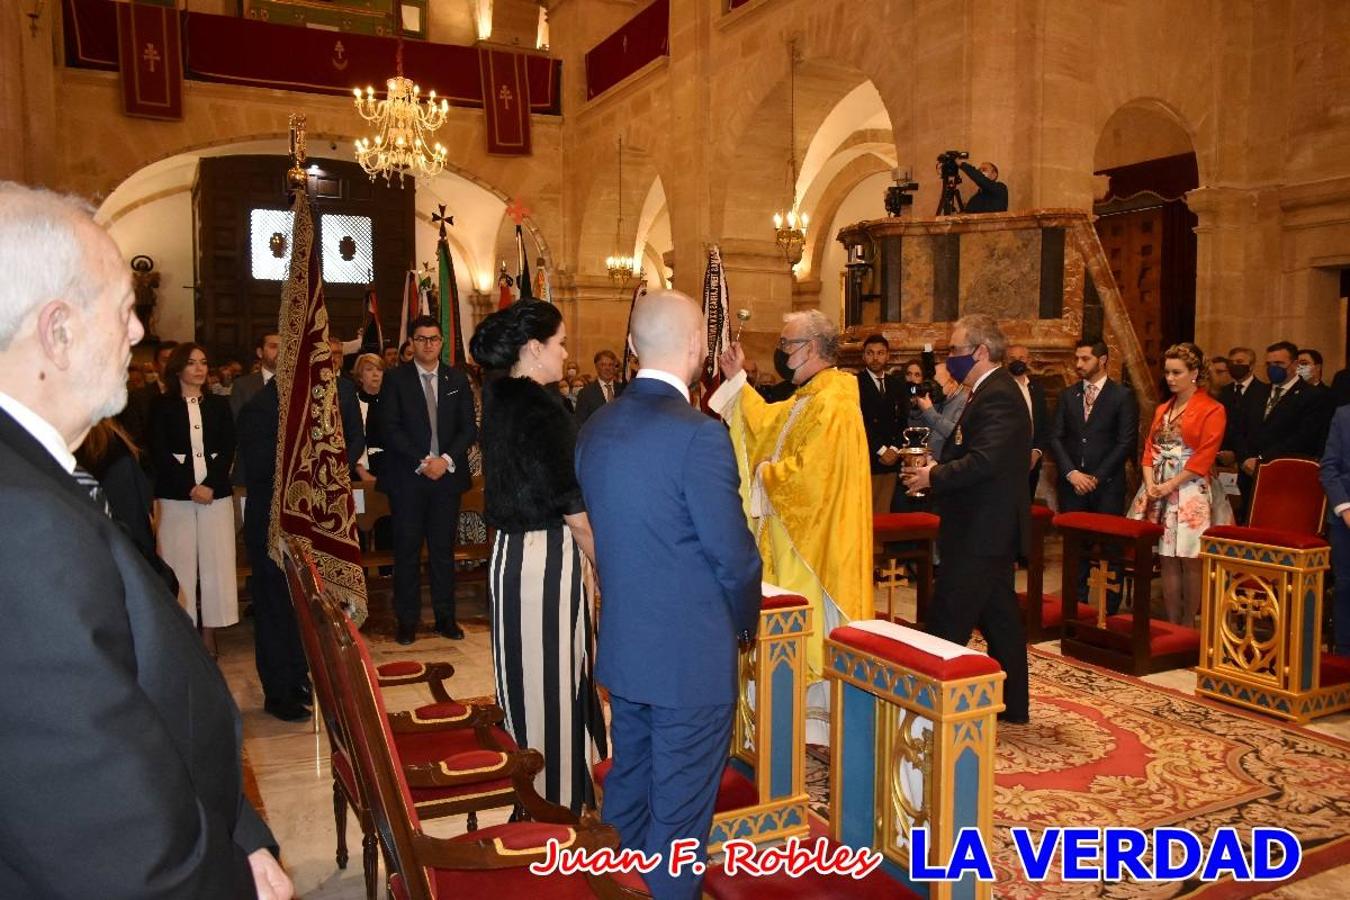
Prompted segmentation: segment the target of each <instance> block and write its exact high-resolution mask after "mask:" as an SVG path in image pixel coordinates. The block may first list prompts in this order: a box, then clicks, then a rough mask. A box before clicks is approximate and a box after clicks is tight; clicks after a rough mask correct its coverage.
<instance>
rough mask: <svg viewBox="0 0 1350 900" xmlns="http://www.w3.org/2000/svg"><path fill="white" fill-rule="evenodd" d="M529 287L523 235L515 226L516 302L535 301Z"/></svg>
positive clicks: (517, 226)
mask: <svg viewBox="0 0 1350 900" xmlns="http://www.w3.org/2000/svg"><path fill="white" fill-rule="evenodd" d="M535 299H538V298H536V297H535V296H534V289H533V288H532V287H531V286H530V261H529V260H528V259H526V257H525V233H524V232H523V231H521V229H520V225H519V224H517V225H516V302H517V303H519V302H520V301H521V300H535Z"/></svg>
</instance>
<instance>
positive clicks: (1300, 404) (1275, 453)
mask: <svg viewBox="0 0 1350 900" xmlns="http://www.w3.org/2000/svg"><path fill="white" fill-rule="evenodd" d="M1297 356H1298V347H1297V346H1295V345H1294V344H1292V343H1290V342H1289V341H1278V342H1276V343H1274V344H1271V345H1270V346H1269V347H1267V348H1266V377H1267V378H1269V379H1270V388H1269V390H1268V391H1267V392H1266V402H1265V403H1264V404H1261V405H1258V404H1256V403H1250V402H1249V403H1247V404H1245V405H1244V406H1243V408H1242V415H1243V416H1245V419H1244V421H1243V428H1242V441H1241V443H1240V444H1238V445H1237V446H1236V447H1235V448H1234V449H1235V450H1236V452H1237V459H1238V487H1239V489H1241V491H1242V501H1243V503H1242V505H1243V508H1244V509H1246V510H1247V513H1248V514H1250V513H1251V496H1252V488H1253V487H1255V485H1256V471H1257V469H1258V468H1260V466H1261V464H1262V463H1265V462H1269V461H1270V460H1272V459H1279V458H1280V457H1282V456H1308V457H1320V456H1321V455H1322V449H1323V448H1322V447H1321V446H1319V441H1322V440H1323V439H1324V438H1323V435H1324V434H1325V428H1326V426H1325V424H1324V423H1325V418H1324V416H1323V410H1324V408H1325V404H1324V403H1323V402H1322V400H1321V398H1320V397H1319V396H1318V395H1317V393H1316V392H1315V391H1313V389H1312V388H1311V387H1310V386H1309V385H1308V383H1307V382H1305V381H1304V380H1303V379H1301V378H1299V377H1298V371H1297V370H1296V369H1295V368H1294V365H1295V363H1294V360H1295V357H1297Z"/></svg>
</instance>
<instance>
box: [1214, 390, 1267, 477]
mask: <svg viewBox="0 0 1350 900" xmlns="http://www.w3.org/2000/svg"><path fill="white" fill-rule="evenodd" d="M1269 397H1270V385H1269V384H1267V383H1266V382H1264V381H1261V380H1260V379H1257V378H1253V379H1252V383H1251V384H1249V385H1248V386H1247V390H1246V391H1245V392H1243V393H1242V394H1240V395H1239V394H1238V392H1237V382H1234V383H1232V384H1229V385H1226V386H1225V387H1224V389H1223V390H1221V391H1219V402H1220V403H1222V404H1223V411H1224V412H1225V413H1227V415H1228V427H1227V428H1226V429H1225V430H1224V434H1223V446H1222V449H1224V450H1228V451H1230V452H1232V453H1233V454H1234V455H1236V456H1237V457H1238V460H1237V461H1238V463H1239V464H1240V463H1241V462H1242V460H1243V459H1246V457H1245V456H1243V455H1242V454H1243V453H1244V452H1245V450H1246V447H1247V427H1248V425H1249V423H1251V422H1254V421H1256V420H1258V419H1260V418H1261V416H1263V415H1264V414H1265V409H1266V400H1267V399H1268V398H1269ZM1253 410H1255V412H1253Z"/></svg>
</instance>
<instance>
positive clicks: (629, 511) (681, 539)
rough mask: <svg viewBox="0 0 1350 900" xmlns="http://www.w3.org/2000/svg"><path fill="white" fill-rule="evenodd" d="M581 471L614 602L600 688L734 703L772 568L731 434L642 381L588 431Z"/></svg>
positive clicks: (580, 450) (604, 586) (645, 697)
mask: <svg viewBox="0 0 1350 900" xmlns="http://www.w3.org/2000/svg"><path fill="white" fill-rule="evenodd" d="M576 469H577V479H578V481H580V483H581V491H582V495H583V498H584V500H585V503H586V509H587V510H588V511H589V513H590V519H591V527H592V528H593V529H594V530H595V553H596V563H597V566H596V568H597V570H598V571H599V573H600V587H601V590H602V591H603V592H604V597H605V601H604V603H603V604H601V606H600V627H599V635H600V638H599V650H598V659H597V661H596V669H595V677H596V679H597V680H598V681H599V682H600V683H602V684H604V685H605V686H606V687H607V688H609V689H610V690H611V691H613V692H614V693H615V694H617V695H619V696H620V697H623V698H624V699H626V700H630V701H632V702H634V703H649V704H653V705H656V706H669V707H681V706H710V705H713V704H723V703H733V702H734V701H735V699H736V695H737V686H736V663H737V646H736V636H737V634H738V633H740V632H742V631H749V632H750V633H751V634H754V633H755V631H756V629H757V628H758V626H759V607H760V600H761V590H760V578H761V566H760V560H759V550H758V549H756V547H755V542H754V539H753V538H752V537H751V535H750V529H749V528H748V527H747V526H746V523H745V512H744V510H743V509H742V506H741V495H740V476H739V474H738V473H737V470H736V459H735V457H734V456H733V455H732V450H731V439H730V438H729V437H728V436H727V430H726V426H724V425H723V424H722V423H721V422H719V421H717V420H716V419H712V418H709V417H708V416H705V415H704V414H703V413H701V412H700V411H699V410H697V409H695V408H694V407H692V406H690V405H689V404H688V403H687V402H686V401H685V399H684V397H682V396H681V395H680V393H679V391H677V390H676V389H675V388H674V387H672V386H670V385H668V384H665V383H664V382H661V381H657V380H655V379H651V378H639V379H637V380H636V381H634V382H633V383H632V384H631V385H630V386H629V389H628V390H627V391H625V392H624V394H623V396H622V397H620V398H618V399H617V400H615V401H614V402H613V403H611V404H607V405H606V407H605V408H604V409H602V410H600V411H599V412H598V413H596V414H595V416H594V418H593V419H592V420H591V422H590V424H588V425H587V426H586V427H585V428H584V429H582V431H581V436H580V437H579V438H578V441H577V452H576Z"/></svg>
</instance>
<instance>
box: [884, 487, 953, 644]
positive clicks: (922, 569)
mask: <svg viewBox="0 0 1350 900" xmlns="http://www.w3.org/2000/svg"><path fill="white" fill-rule="evenodd" d="M941 521H942V520H941V519H939V518H938V517H937V516H935V515H933V514H932V513H926V512H912V513H878V514H876V515H874V516H872V546H873V557H874V559H875V560H876V561H877V573H878V575H879V576H880V578H879V579H877V582H878V583H879V584H882V585H884V586H885V587H887V588H888V590H887V592H886V618H887V619H888V620H890V621H892V622H898V621H900V620H899V619H897V618H896V616H895V609H894V607H893V604H892V596H893V593H894V586H895V582H896V580H897V577H898V575H899V571H900V564H901V563H906V562H909V563H913V564H914V576H915V612H914V617H915V619H916V620H917V621H918V622H923V621H924V620H925V619H926V618H927V616H928V605H929V603H930V601H931V600H932V598H933V543H934V542H935V541H936V540H937V535H938V526H939V525H940V524H941ZM894 544H899V545H901V546H900V547H898V548H896V549H894V550H892V549H888V547H889V546H890V545H894ZM883 563H884V565H883Z"/></svg>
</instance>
